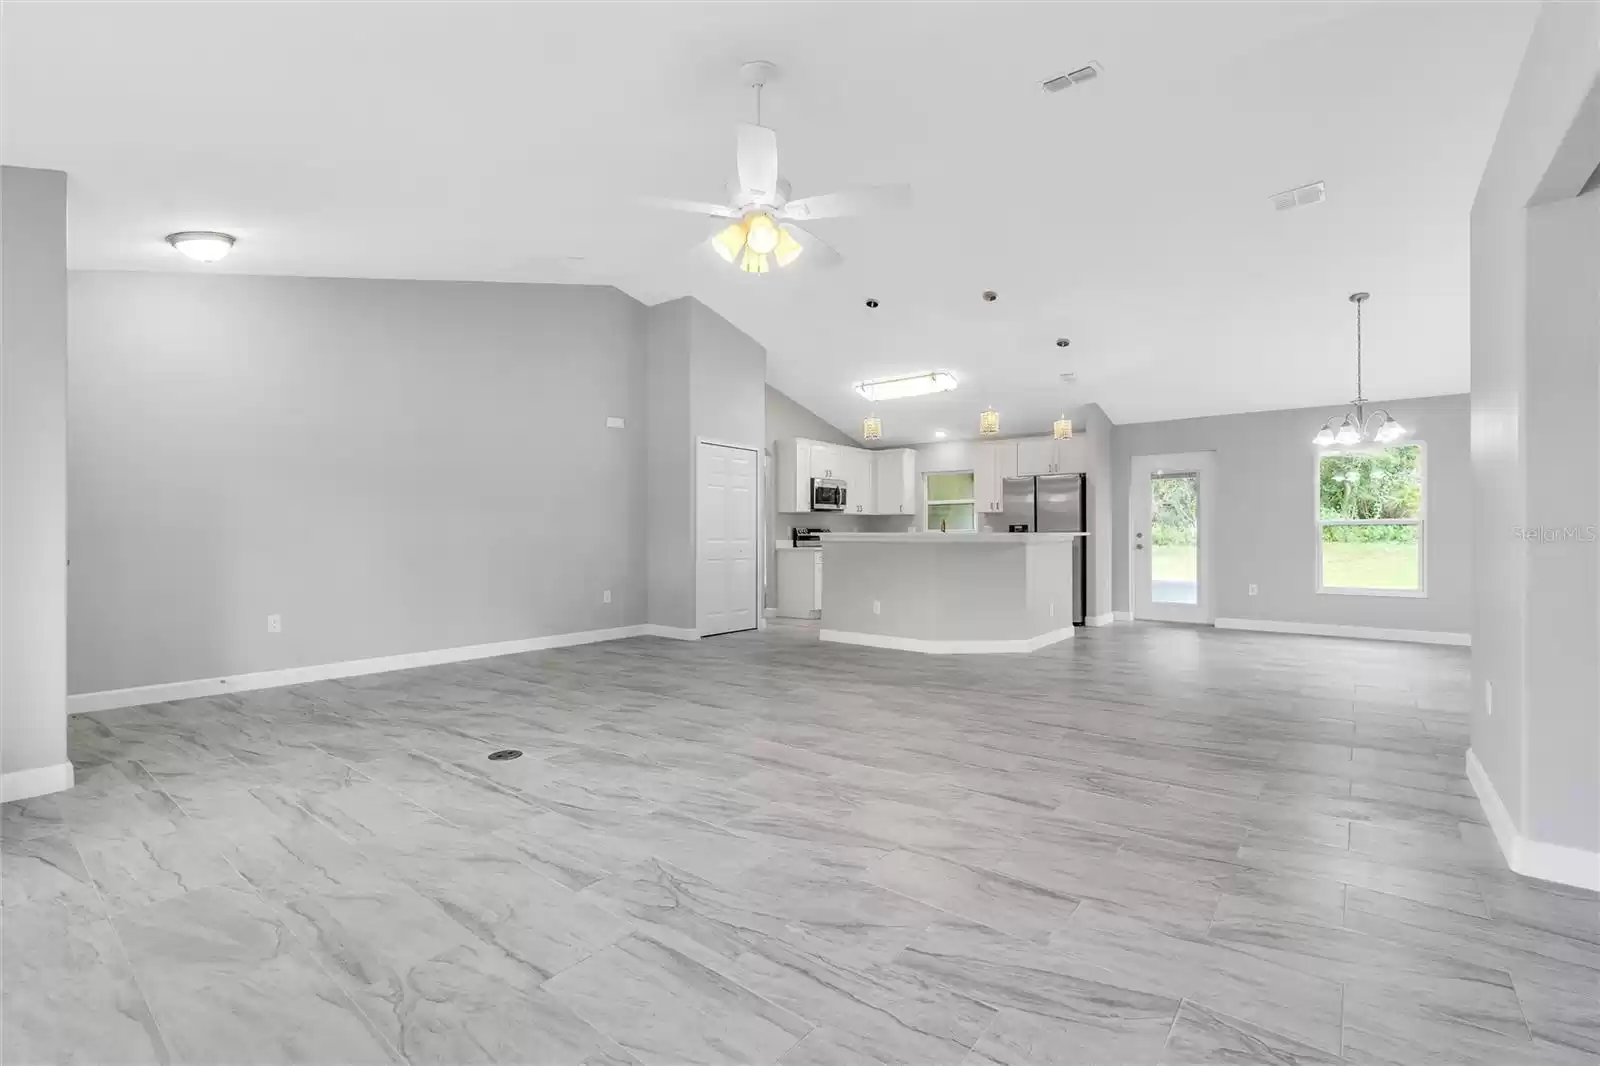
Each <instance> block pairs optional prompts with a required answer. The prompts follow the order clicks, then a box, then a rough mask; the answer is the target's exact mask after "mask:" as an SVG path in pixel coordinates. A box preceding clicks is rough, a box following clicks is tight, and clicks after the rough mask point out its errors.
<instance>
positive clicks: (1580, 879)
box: [1467, 748, 1600, 892]
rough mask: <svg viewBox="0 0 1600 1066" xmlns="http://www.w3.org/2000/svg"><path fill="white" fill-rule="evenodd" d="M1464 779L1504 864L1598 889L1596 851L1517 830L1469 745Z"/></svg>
mask: <svg viewBox="0 0 1600 1066" xmlns="http://www.w3.org/2000/svg"><path fill="white" fill-rule="evenodd" d="M1467 780H1468V781H1470V782H1472V790H1473V791H1474V792H1476V793H1477V794H1478V803H1479V804H1480V805H1481V806H1482V807H1483V814H1484V817H1486V818H1487V819H1488V820H1489V828H1490V829H1493V830H1494V838H1495V840H1496V841H1497V842H1499V844H1500V852H1501V854H1503V855H1504V856H1505V857H1506V865H1507V866H1509V867H1511V869H1512V870H1513V871H1515V872H1516V873H1519V874H1522V875H1524V876H1525V877H1537V878H1538V879H1539V880H1541V881H1554V882H1556V883H1557V884H1561V885H1573V886H1575V887H1577V888H1587V889H1589V890H1590V891H1595V892H1600V852H1593V851H1584V850H1583V849H1582V848H1571V847H1567V846H1566V845H1565V844H1551V843H1548V842H1546V841H1543V840H1529V839H1528V838H1527V837H1525V836H1523V835H1522V834H1521V833H1520V832H1518V830H1517V825H1516V822H1514V821H1513V820H1512V818H1511V812H1510V811H1508V810H1506V805H1505V803H1504V802H1502V801H1501V799H1500V793H1498V792H1496V791H1495V787H1494V782H1493V781H1490V780H1489V775H1488V774H1487V773H1485V772H1484V769H1483V764H1482V763H1481V762H1479V761H1478V754H1477V752H1475V751H1473V750H1472V749H1471V748H1468V749H1467Z"/></svg>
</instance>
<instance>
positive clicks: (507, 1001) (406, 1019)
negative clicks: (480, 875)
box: [284, 885, 609, 1063]
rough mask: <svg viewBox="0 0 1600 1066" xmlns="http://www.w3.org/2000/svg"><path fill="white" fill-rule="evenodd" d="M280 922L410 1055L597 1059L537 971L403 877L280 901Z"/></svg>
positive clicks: (598, 1041) (598, 1044)
mask: <svg viewBox="0 0 1600 1066" xmlns="http://www.w3.org/2000/svg"><path fill="white" fill-rule="evenodd" d="M284 916H285V922H286V924H287V925H288V926H289V927H290V928H291V929H292V930H293V931H294V932H295V934H296V936H298V937H299V939H300V940H301V941H302V942H304V943H305V944H306V945H307V947H308V948H309V950H310V951H311V953H312V954H313V955H314V956H315V958H316V959H317V961H318V962H319V963H320V964H321V965H322V967H323V969H324V970H326V971H327V972H328V973H331V974H332V975H333V976H334V977H335V978H336V979H337V981H338V982H339V984H340V985H341V986H342V987H343V989H344V990H345V992H347V993H348V994H349V996H350V998H351V999H353V1000H354V1001H355V1003H356V1004H357V1006H359V1007H360V1009H361V1011H362V1013H363V1014H364V1015H365V1016H366V1017H367V1018H370V1019H371V1021H372V1023H373V1025H374V1026H375V1027H376V1029H377V1031H378V1032H379V1033H381V1034H382V1035H383V1037H384V1039H385V1040H386V1041H387V1042H388V1043H389V1044H390V1045H391V1046H393V1047H394V1048H396V1049H397V1050H398V1051H399V1052H400V1053H401V1055H403V1056H404V1057H405V1058H406V1059H407V1060H409V1061H412V1062H418V1061H421V1062H450V1063H469V1062H472V1063H476V1062H501V1061H506V1060H512V1061H529V1062H564V1061H565V1062H576V1061H582V1060H584V1059H586V1058H590V1057H593V1056H600V1057H601V1059H602V1060H603V1059H604V1058H605V1056H606V1055H607V1054H608V1048H609V1045H608V1043H607V1042H606V1041H605V1040H603V1039H602V1038H601V1037H600V1035H599V1034H598V1033H596V1032H595V1031H594V1030H593V1029H592V1028H591V1027H590V1026H588V1025H587V1024H585V1023H584V1022H583V1021H581V1020H580V1019H579V1018H578V1017H577V1016H575V1015H574V1014H573V1013H572V1012H571V1011H570V1010H568V1009H567V1008H566V1007H564V1006H562V1005H561V1004H560V1003H558V1002H557V1001H556V1000H554V999H553V998H552V997H551V996H550V995H548V994H547V993H545V992H543V991H541V990H540V989H539V987H538V986H539V981H540V979H541V978H542V976H543V975H542V974H540V973H538V972H537V971H536V970H534V969H533V968H532V967H530V966H527V965H525V964H523V963H522V962H520V961H519V960H517V959H515V958H513V957H512V956H510V955H508V954H506V953H505V952H504V951H502V950H501V949H500V948H499V947H497V946H495V945H491V944H489V943H487V942H485V941H483V940H480V939H479V938H478V937H477V936H475V935H474V934H473V933H472V932H471V931H470V930H469V929H467V928H466V927H465V926H463V925H462V924H460V923H459V922H457V921H455V920H454V919H453V918H452V917H450V915H448V914H447V913H446V912H445V911H444V910H443V909H441V908H440V907H439V906H438V905H437V904H435V903H433V902H432V901H431V900H428V899H426V898H424V897H423V896H421V895H420V894H419V893H417V892H416V891H415V890H414V889H412V888H410V887H408V886H405V885H394V886H392V887H390V888H387V889H382V890H378V891H343V890H340V891H334V892H327V893H323V894H320V895H313V896H303V897H301V898H298V899H294V900H291V901H288V902H287V903H285V904H284Z"/></svg>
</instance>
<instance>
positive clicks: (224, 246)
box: [167, 229, 233, 263]
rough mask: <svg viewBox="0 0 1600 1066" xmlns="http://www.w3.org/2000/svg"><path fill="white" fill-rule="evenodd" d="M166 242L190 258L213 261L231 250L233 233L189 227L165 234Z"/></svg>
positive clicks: (203, 261) (204, 261)
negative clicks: (189, 228)
mask: <svg viewBox="0 0 1600 1066" xmlns="http://www.w3.org/2000/svg"><path fill="white" fill-rule="evenodd" d="M167 243H168V244H170V245H172V246H173V247H174V248H176V249H177V250H178V251H180V252H182V253H183V254H184V255H186V256H188V257H189V258H190V259H194V260H197V261H198V262H201V263H215V262H216V261H217V260H218V259H221V258H222V257H223V256H225V255H227V254H228V253H229V252H231V251H232V250H233V235H232V234H228V233H217V232H216V231H214V230H203V229H191V230H184V231H183V232H182V233H169V234H167Z"/></svg>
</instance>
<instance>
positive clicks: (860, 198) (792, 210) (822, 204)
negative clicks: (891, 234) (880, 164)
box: [778, 185, 911, 222]
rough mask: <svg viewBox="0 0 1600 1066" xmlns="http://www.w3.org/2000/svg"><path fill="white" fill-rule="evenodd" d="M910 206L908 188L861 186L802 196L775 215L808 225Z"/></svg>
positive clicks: (791, 201) (784, 206)
mask: <svg viewBox="0 0 1600 1066" xmlns="http://www.w3.org/2000/svg"><path fill="white" fill-rule="evenodd" d="M910 205H911V186H909V185H862V186H860V187H858V188H854V189H840V190H839V191H838V192H827V193H823V194H822V195H820V196H805V197H801V198H800V199H798V200H790V201H789V202H788V203H786V204H784V205H783V210H782V211H779V212H778V217H779V218H792V219H794V220H795V221H797V222H809V221H810V220H811V219H814V218H838V217H839V216H841V215H866V214H871V213H872V212H874V211H898V210H900V209H902V208H905V207H909V206H910Z"/></svg>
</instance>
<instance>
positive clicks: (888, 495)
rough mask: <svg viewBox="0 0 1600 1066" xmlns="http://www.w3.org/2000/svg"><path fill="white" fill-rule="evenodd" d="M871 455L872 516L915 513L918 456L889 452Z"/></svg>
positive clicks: (904, 450) (907, 451)
mask: <svg viewBox="0 0 1600 1066" xmlns="http://www.w3.org/2000/svg"><path fill="white" fill-rule="evenodd" d="M871 454H872V482H873V484H872V495H873V510H872V513H873V514H903V515H914V514H916V513H917V453H916V452H914V451H912V450H911V449H910V448H890V449H887V450H885V451H881V452H873V453H871Z"/></svg>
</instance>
